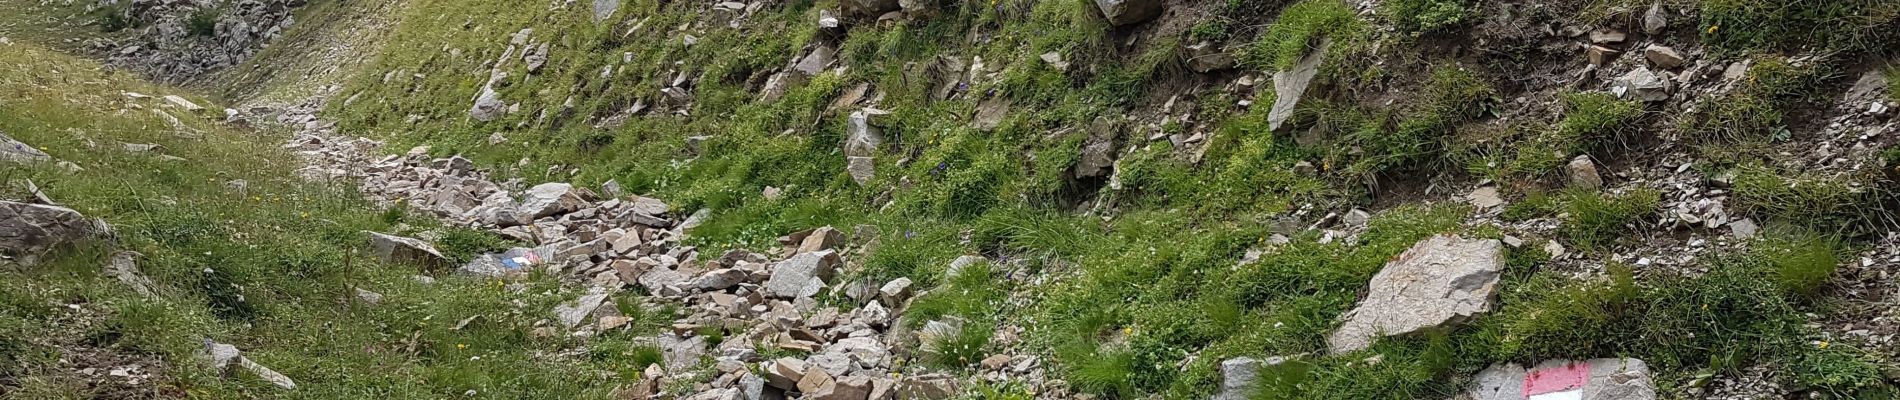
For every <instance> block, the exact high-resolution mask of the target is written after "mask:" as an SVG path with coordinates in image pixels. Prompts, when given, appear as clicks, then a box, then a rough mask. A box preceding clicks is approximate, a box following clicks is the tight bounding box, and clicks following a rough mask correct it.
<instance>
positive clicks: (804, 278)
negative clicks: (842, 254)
mask: <svg viewBox="0 0 1900 400" xmlns="http://www.w3.org/2000/svg"><path fill="white" fill-rule="evenodd" d="M837 265H838V253H837V252H833V251H830V250H824V251H816V252H810V253H804V254H799V255H796V256H792V258H789V259H786V260H785V261H780V262H779V263H778V264H776V265H773V266H772V277H771V278H770V279H767V280H766V281H765V287H764V290H765V294H766V295H769V296H773V297H781V298H800V297H811V296H813V295H816V294H818V292H819V291H821V290H823V289H824V287H825V281H826V280H829V279H831V275H832V273H833V269H834V268H836V267H837Z"/></svg>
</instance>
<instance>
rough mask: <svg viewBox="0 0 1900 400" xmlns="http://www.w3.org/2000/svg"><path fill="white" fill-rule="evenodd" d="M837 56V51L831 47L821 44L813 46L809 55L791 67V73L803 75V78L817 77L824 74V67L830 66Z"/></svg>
mask: <svg viewBox="0 0 1900 400" xmlns="http://www.w3.org/2000/svg"><path fill="white" fill-rule="evenodd" d="M837 54H838V50H837V49H833V48H831V46H826V45H822V44H821V45H818V46H814V47H812V49H811V53H810V54H806V55H805V58H802V59H799V60H798V64H794V65H792V71H797V72H798V73H801V74H805V76H817V75H818V74H820V73H823V72H825V67H827V66H830V65H831V62H832V61H833V60H834V59H836V58H837Z"/></svg>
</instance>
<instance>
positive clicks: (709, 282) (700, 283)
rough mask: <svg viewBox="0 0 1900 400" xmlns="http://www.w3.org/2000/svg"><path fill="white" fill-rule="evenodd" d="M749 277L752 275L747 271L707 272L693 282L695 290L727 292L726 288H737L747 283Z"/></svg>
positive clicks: (721, 270)
mask: <svg viewBox="0 0 1900 400" xmlns="http://www.w3.org/2000/svg"><path fill="white" fill-rule="evenodd" d="M748 275H750V274H748V273H746V271H745V270H742V269H734V268H722V269H715V270H712V271H707V272H706V273H705V274H703V275H700V276H699V278H698V279H694V280H693V289H697V290H700V291H714V290H725V289H726V288H729V287H733V286H737V285H738V284H739V283H740V282H745V279H746V277H747V276H748Z"/></svg>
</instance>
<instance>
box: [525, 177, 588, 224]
mask: <svg viewBox="0 0 1900 400" xmlns="http://www.w3.org/2000/svg"><path fill="white" fill-rule="evenodd" d="M586 204H587V201H586V200H583V199H581V196H580V193H579V192H576V191H575V190H574V186H573V185H569V184H565V183H543V184H540V185H535V186H534V187H533V188H530V189H528V193H526V194H524V195H523V197H522V199H521V205H520V206H519V207H518V208H517V212H519V213H521V215H523V216H526V217H528V218H529V219H539V218H541V217H546V216H550V215H559V214H566V213H569V212H574V211H576V210H580V209H581V208H582V207H584V206H586Z"/></svg>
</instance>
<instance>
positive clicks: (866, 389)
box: [805, 376, 871, 400]
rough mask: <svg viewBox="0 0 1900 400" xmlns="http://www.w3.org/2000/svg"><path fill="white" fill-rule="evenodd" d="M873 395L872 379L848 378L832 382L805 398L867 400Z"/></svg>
mask: <svg viewBox="0 0 1900 400" xmlns="http://www.w3.org/2000/svg"><path fill="white" fill-rule="evenodd" d="M870 395H871V378H869V377H865V376H847V377H842V378H837V379H834V380H832V382H831V384H828V385H824V386H821V387H819V388H818V390H817V391H815V392H812V393H811V394H809V395H807V396H806V397H805V398H808V399H812V400H865V399H867V398H869V397H870Z"/></svg>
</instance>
